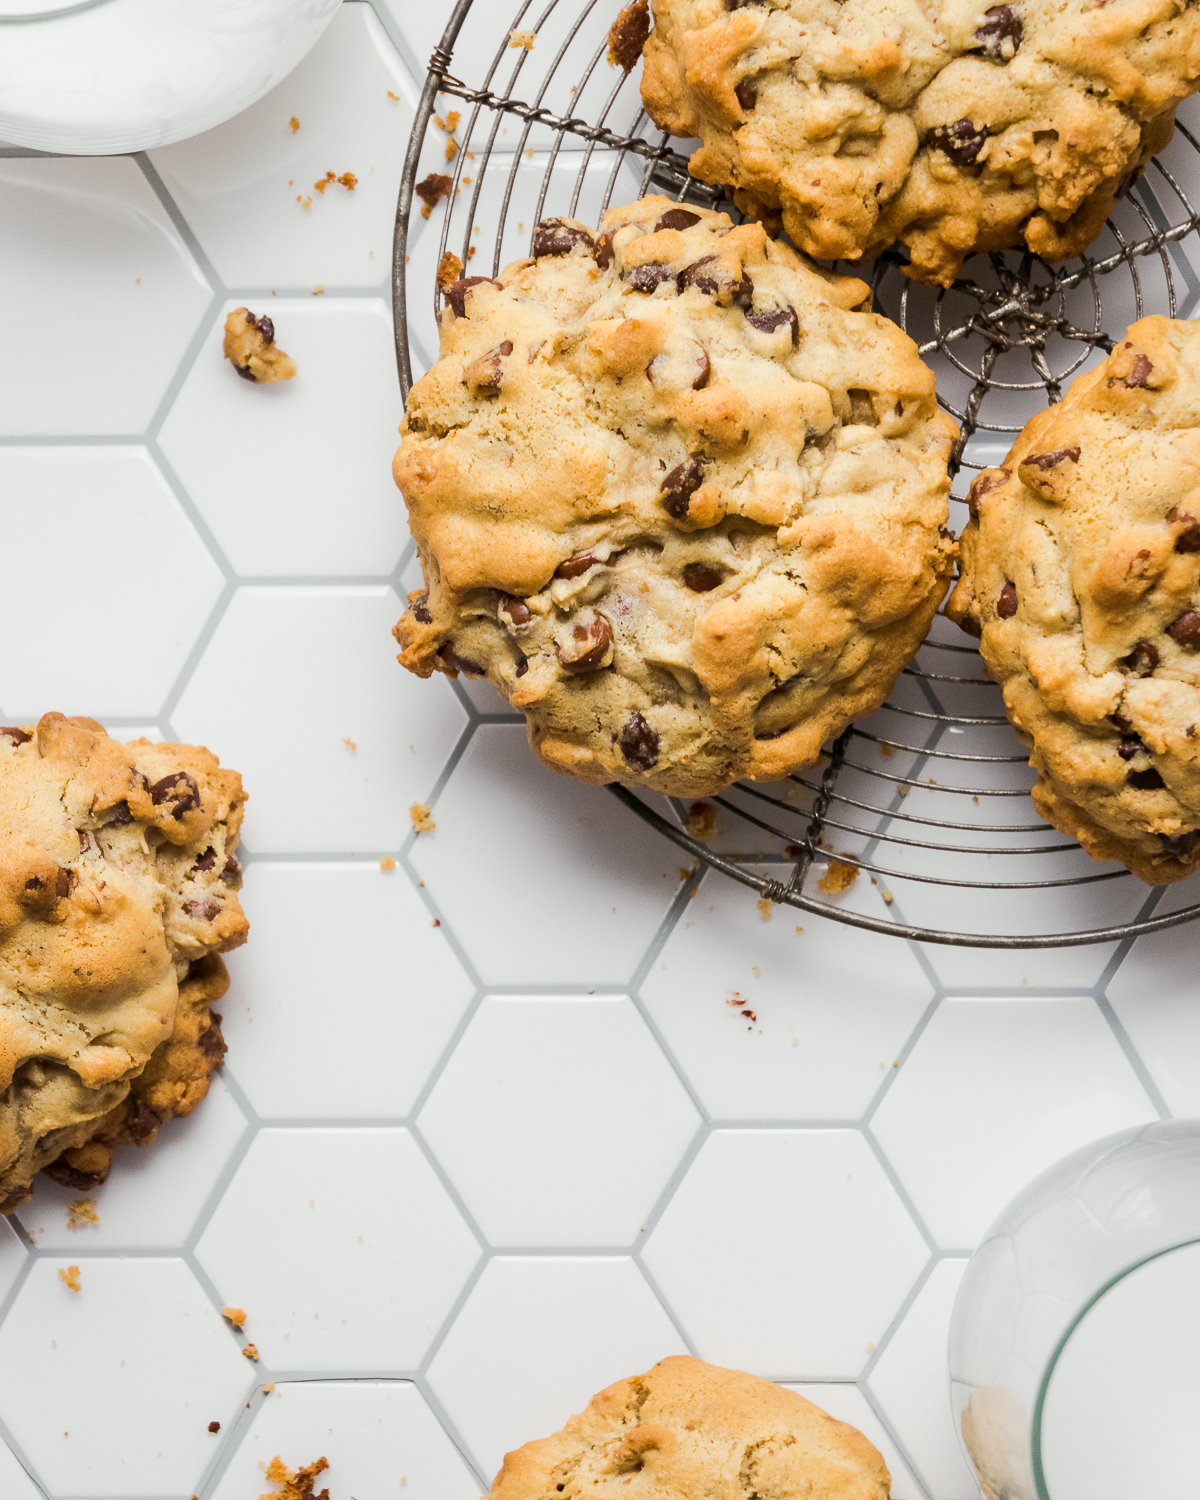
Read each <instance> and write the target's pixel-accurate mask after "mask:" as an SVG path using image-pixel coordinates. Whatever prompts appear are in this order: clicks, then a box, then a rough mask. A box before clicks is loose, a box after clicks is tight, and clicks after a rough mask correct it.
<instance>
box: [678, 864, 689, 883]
mask: <svg viewBox="0 0 1200 1500" xmlns="http://www.w3.org/2000/svg"><path fill="white" fill-rule="evenodd" d="M691 873H692V872H691V871H690V870H689V869H688V867H687V866H686V865H680V866H679V878H680V880H686V879H687V878H688V876H689V875H690V874H691Z"/></svg>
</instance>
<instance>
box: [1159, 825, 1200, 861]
mask: <svg viewBox="0 0 1200 1500" xmlns="http://www.w3.org/2000/svg"><path fill="white" fill-rule="evenodd" d="M1158 837H1159V839H1160V841H1161V843H1162V846H1163V852H1164V853H1165V854H1173V855H1174V856H1175V858H1176V859H1191V857H1192V854H1193V852H1194V851H1195V848H1196V840H1197V839H1200V833H1198V832H1197V831H1196V830H1195V829H1194V828H1193V829H1192V830H1191V831H1190V832H1188V833H1180V834H1175V835H1174V836H1172V835H1171V834H1167V833H1160V834H1159V836H1158Z"/></svg>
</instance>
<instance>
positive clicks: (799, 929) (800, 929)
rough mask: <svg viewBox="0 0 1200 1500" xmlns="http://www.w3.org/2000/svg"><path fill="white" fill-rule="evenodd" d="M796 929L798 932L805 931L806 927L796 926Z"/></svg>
mask: <svg viewBox="0 0 1200 1500" xmlns="http://www.w3.org/2000/svg"><path fill="white" fill-rule="evenodd" d="M796 931H797V932H803V931H804V928H803V927H797V928H796Z"/></svg>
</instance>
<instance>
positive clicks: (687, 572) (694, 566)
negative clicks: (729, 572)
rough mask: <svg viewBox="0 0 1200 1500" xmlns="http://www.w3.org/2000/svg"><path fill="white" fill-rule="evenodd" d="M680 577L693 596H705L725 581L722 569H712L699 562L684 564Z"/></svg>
mask: <svg viewBox="0 0 1200 1500" xmlns="http://www.w3.org/2000/svg"><path fill="white" fill-rule="evenodd" d="M682 577H683V581H684V583H686V584H687V586H688V588H690V589H691V591H692V593H693V594H707V593H709V591H710V590H712V589H715V588H720V586H721V584H722V583H723V582H724V581H725V574H724V572H723V571H722V569H720V568H712V567H709V565H708V563H699V562H690V563H687V564H685V565H684V568H683V573H682Z"/></svg>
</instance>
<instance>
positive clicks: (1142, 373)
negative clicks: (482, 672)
mask: <svg viewBox="0 0 1200 1500" xmlns="http://www.w3.org/2000/svg"><path fill="white" fill-rule="evenodd" d="M1153 369H1154V366H1153V365H1152V364H1151V363H1150V361H1149V360H1148V359H1147V358H1146V356H1145V355H1144V354H1138V355H1136V356H1135V357H1134V361H1133V369H1132V370H1130V372H1129V374H1128V375H1126V377H1125V379H1124V380H1115V379H1114V380H1110V381H1109V382H1108V383H1109V385H1110V386H1112V385H1123V386H1126V387H1128V389H1129V390H1131V391H1132V390H1141V391H1144V390H1147V389H1148V388H1149V385H1150V372H1151V371H1152V370H1153Z"/></svg>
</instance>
